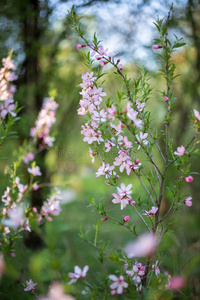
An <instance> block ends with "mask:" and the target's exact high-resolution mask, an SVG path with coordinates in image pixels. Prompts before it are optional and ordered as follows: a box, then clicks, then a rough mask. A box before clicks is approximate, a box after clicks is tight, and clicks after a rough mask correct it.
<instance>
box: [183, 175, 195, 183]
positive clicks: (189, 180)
mask: <svg viewBox="0 0 200 300" xmlns="http://www.w3.org/2000/svg"><path fill="white" fill-rule="evenodd" d="M185 181H186V182H188V183H189V182H192V181H193V177H192V176H188V177H185Z"/></svg>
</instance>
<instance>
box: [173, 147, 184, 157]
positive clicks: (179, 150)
mask: <svg viewBox="0 0 200 300" xmlns="http://www.w3.org/2000/svg"><path fill="white" fill-rule="evenodd" d="M174 154H175V155H179V156H182V155H184V154H185V147H184V146H180V147H178V148H177V151H175V152H174Z"/></svg>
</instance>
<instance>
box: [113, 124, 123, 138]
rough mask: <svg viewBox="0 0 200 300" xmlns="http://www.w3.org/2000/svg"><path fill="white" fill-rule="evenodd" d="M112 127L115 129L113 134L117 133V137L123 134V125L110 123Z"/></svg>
mask: <svg viewBox="0 0 200 300" xmlns="http://www.w3.org/2000/svg"><path fill="white" fill-rule="evenodd" d="M110 127H112V128H113V132H114V133H115V135H116V136H118V135H119V134H120V133H122V132H123V131H122V123H121V122H119V123H118V125H115V124H113V123H111V122H110Z"/></svg>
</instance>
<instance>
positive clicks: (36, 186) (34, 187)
mask: <svg viewBox="0 0 200 300" xmlns="http://www.w3.org/2000/svg"><path fill="white" fill-rule="evenodd" d="M39 187H40V186H39V185H38V184H37V183H34V184H33V186H32V189H33V190H34V191H37V190H38V189H39Z"/></svg>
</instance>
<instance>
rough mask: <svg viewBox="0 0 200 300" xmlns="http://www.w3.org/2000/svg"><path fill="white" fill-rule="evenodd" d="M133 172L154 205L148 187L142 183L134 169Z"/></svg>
mask: <svg viewBox="0 0 200 300" xmlns="http://www.w3.org/2000/svg"><path fill="white" fill-rule="evenodd" d="M134 173H135V175H136V176H137V178H138V179H139V181H140V182H141V184H142V185H143V188H144V189H145V191H146V192H147V194H148V195H149V198H150V199H151V202H152V204H153V205H155V202H154V200H153V197H152V196H151V193H150V192H149V190H148V188H147V187H146V185H145V184H144V182H143V180H142V179H141V177H140V176H139V175H138V174H137V173H136V172H135V171H134Z"/></svg>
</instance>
